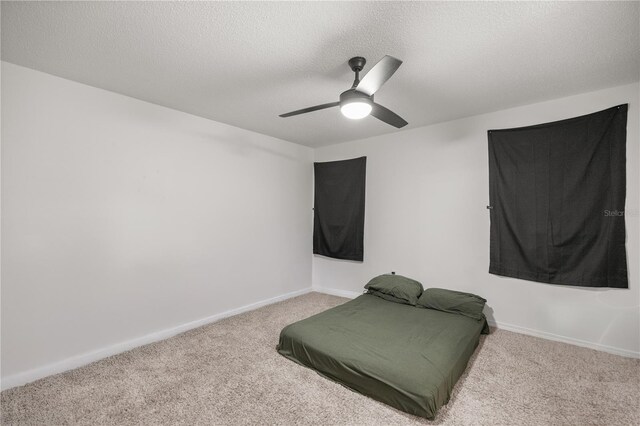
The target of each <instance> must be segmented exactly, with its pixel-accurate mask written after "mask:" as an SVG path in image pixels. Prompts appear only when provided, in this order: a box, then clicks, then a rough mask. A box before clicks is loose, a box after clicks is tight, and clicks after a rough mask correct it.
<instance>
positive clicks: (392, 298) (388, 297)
mask: <svg viewBox="0 0 640 426" xmlns="http://www.w3.org/2000/svg"><path fill="white" fill-rule="evenodd" d="M367 294H371V295H373V296H377V297H379V298H381V299H384V300H388V301H389V302H395V303H402V304H405V305H410V303H409V302H408V301H407V300H405V299H399V298H397V297H395V296H392V295H390V294H385V293H382V292H379V291H377V290H371V289H370V290H368V291H367ZM414 306H415V305H414Z"/></svg>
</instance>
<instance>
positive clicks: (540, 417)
mask: <svg viewBox="0 0 640 426" xmlns="http://www.w3.org/2000/svg"><path fill="white" fill-rule="evenodd" d="M345 301H346V299H342V298H339V297H334V296H328V295H324V294H319V293H311V294H307V295H304V296H300V297H297V298H294V299H290V300H286V301H284V302H280V303H277V304H274V305H270V306H267V307H264V308H261V309H258V310H255V311H252V312H248V313H244V314H241V315H237V316H235V317H231V318H227V319H224V320H222V321H219V322H217V323H214V324H210V325H207V326H204V327H201V328H198V329H195V330H192V331H189V332H187V333H184V334H181V335H178V336H175V337H173V338H171V339H168V340H164V341H161V342H158V343H154V344H151V345H147V346H143V347H140V348H137V349H134V350H132V351H129V352H126V353H123V354H120V355H116V356H113V357H110V358H107V359H104V360H102V361H98V362H95V363H93V364H90V365H87V366H85V367H82V368H79V369H77V370H73V371H70V372H67V373H63V374H58V375H56V376H51V377H47V378H45V379H42V380H38V381H36V382H33V383H31V384H28V385H26V386H22V387H19V388H14V389H10V390H7V391H4V392H2V397H1V404H2V405H1V412H2V417H1V421H2V424H3V425H13V424H28V425H62V424H86V425H99V424H111V425H126V424H145V425H160V424H183V425H198V424H214V425H224V424H260V425H262V424H282V425H290V424H318V425H320V424H321V425H344V424H348V425H368V424H377V425H393V424H399V425H400V424H451V425H543V424H557V425H591V424H599V425H638V424H640V376H639V374H640V360H637V359H628V358H623V357H619V356H615V355H610V354H606V353H602V352H597V351H593V350H590V349H585V348H580V347H576V346H571V345H566V344H563V343H557V342H551V341H547V340H543V339H538V338H534V337H529V336H524V335H520V334H516V333H510V332H507V331H502V330H497V331H495V332H494V333H492V334H491V335H489V336H486V337H483V338H482V341H481V344H480V346H479V347H478V350H477V351H476V353H475V355H474V357H473V358H472V360H471V362H470V364H469V367H468V368H467V371H466V372H465V374H464V375H463V377H462V378H461V379H460V381H459V382H458V384H457V385H456V387H455V389H454V394H453V397H452V399H451V401H450V402H449V404H448V405H446V406H445V407H443V409H442V410H441V411H440V413H439V414H438V417H437V418H436V420H435V421H433V422H429V421H427V420H425V419H420V418H417V417H413V416H411V415H408V414H405V413H402V412H400V411H397V410H394V409H392V408H390V407H388V406H386V405H384V404H381V403H379V402H376V401H374V400H372V399H369V398H367V397H364V396H362V395H359V394H357V393H355V392H352V391H350V390H348V389H346V388H345V387H343V386H340V385H338V384H336V383H333V382H331V381H329V380H327V379H324V378H322V377H321V376H319V375H318V374H316V373H315V372H313V371H312V370H310V369H307V368H304V367H301V366H299V365H297V364H295V363H293V362H291V361H289V360H287V359H285V358H283V357H282V356H280V355H279V354H278V353H277V352H276V350H275V346H276V344H277V342H278V335H279V332H280V329H282V327H284V326H285V325H286V324H289V323H291V322H293V321H296V320H299V319H302V318H305V317H308V316H310V315H312V314H314V313H316V312H320V311H322V310H325V309H327V308H330V307H332V306H335V305H338V304H340V303H343V302H345Z"/></svg>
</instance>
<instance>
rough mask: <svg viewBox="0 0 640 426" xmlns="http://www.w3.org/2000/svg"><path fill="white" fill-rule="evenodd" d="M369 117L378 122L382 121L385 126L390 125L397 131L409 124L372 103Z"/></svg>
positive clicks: (393, 113) (391, 112)
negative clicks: (371, 116)
mask: <svg viewBox="0 0 640 426" xmlns="http://www.w3.org/2000/svg"><path fill="white" fill-rule="evenodd" d="M371 115H373V116H374V117H375V118H377V119H378V120H380V121H384V122H385V123H387V124H391V125H392V126H394V127H397V128H398V129H399V128H401V127H404V126H406V125H407V124H409V123H407V122H406V121H404V119H403V118H402V117H400V116H399V115H398V114H396V113H395V112H393V111H391V110H389V109H387V108H385V107H383V106H382V105H380V104H377V103H375V102H374V103H373V108H372V109H371Z"/></svg>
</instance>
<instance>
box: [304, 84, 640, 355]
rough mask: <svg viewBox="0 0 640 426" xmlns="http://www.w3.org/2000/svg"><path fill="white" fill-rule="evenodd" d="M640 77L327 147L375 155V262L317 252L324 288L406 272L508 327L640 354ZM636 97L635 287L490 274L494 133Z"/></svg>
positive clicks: (371, 209)
mask: <svg viewBox="0 0 640 426" xmlns="http://www.w3.org/2000/svg"><path fill="white" fill-rule="evenodd" d="M638 92H639V86H638V84H632V85H627V86H621V87H615V88H611V89H607V90H601V91H598V92H592V93H586V94H582V95H578V96H573V97H568V98H564V99H558V100H554V101H551V102H545V103H539V104H535V105H528V106H523V107H519V108H513V109H509V110H504V111H498V112H494V113H490V114H484V115H479V116H474V117H470V118H465V119H461V120H456V121H451V122H447V123H442V124H438V125H433V126H428V127H422V128H418V129H413V130H408V131H404V132H398V133H392V134H390V135H384V136H380V137H375V138H370V139H366V140H360V141H354V142H349V143H345V144H339V145H332V146H328V147H324V148H319V149H317V150H316V151H315V161H330V160H339V159H345V158H352V157H359V156H362V155H366V156H367V189H366V197H367V199H366V219H365V254H364V255H365V261H364V262H363V263H357V262H345V261H336V260H332V259H328V258H324V257H320V256H315V257H314V259H313V284H314V287H316V288H325V289H333V290H334V291H338V292H343V293H344V292H345V291H347V292H349V291H353V292H361V291H362V287H363V286H364V284H366V282H367V281H368V280H369V279H370V278H371V277H373V276H375V275H378V274H381V273H385V272H389V271H392V270H393V271H397V272H398V273H400V274H403V275H407V276H410V277H414V278H416V279H418V280H420V281H421V282H422V283H423V285H424V286H425V287H446V288H451V289H457V290H462V291H469V292H473V293H477V294H479V295H481V296H483V297H485V298H486V299H487V300H488V306H489V310H488V314H489V316H490V318H491V319H493V320H494V321H497V322H498V323H499V325H501V326H503V327H505V328H510V329H512V330H517V331H521V332H527V333H531V334H538V335H541V336H544V337H549V338H559V339H563V340H567V341H572V342H574V343H578V344H583V345H586V346H591V347H596V348H599V349H604V350H609V351H612V352H616V353H621V354H625V355H631V356H638V355H639V353H640V308H639V306H640V288H639V284H640V281H639V280H638V273H639V270H638V263H639V262H638V261H639V250H638V239H639V228H638V216H639V215H638V212H639V208H638V207H639V206H638V199H639V181H640V178H639V174H638V170H639V168H640V161H639V157H640V154H639V150H638V113H639V110H638V106H639V104H638ZM621 103H629V104H630V105H629V115H628V125H627V132H628V134H627V206H626V209H627V213H628V215H627V218H626V224H627V234H628V241H627V253H628V262H629V265H628V266H629V276H630V284H629V286H630V288H629V289H628V290H620V289H588V288H577V287H568V286H567V287H565V286H559V285H551V284H542V283H536V282H531V281H524V280H516V279H510V278H503V277H498V276H495V275H490V274H489V273H488V272H487V271H488V268H489V215H488V213H487V210H486V205H487V204H488V198H489V194H488V193H489V190H488V188H489V184H488V180H489V170H488V148H487V130H488V129H499V128H509V127H518V126H526V125H531V124H537V123H544V122H549V121H554V120H560V119H564V118H570V117H574V116H578V115H582V114H587V113H591V112H595V111H599V110H602V109H605V108H609V107H611V106H614V105H618V104H621Z"/></svg>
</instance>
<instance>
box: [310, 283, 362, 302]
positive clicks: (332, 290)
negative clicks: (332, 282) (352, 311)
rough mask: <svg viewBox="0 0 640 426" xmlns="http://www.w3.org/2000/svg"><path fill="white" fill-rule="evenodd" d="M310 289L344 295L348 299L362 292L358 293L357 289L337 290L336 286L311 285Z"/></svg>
mask: <svg viewBox="0 0 640 426" xmlns="http://www.w3.org/2000/svg"><path fill="white" fill-rule="evenodd" d="M311 290H312V291H317V292H318V293H324V294H330V295H332V296H340V297H346V298H348V299H355V298H356V297H358V296H360V295H361V294H362V292H360V293H358V292H357V291H349V290H338V289H337V288H328V287H319V286H315V285H314V286H313V287H311Z"/></svg>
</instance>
